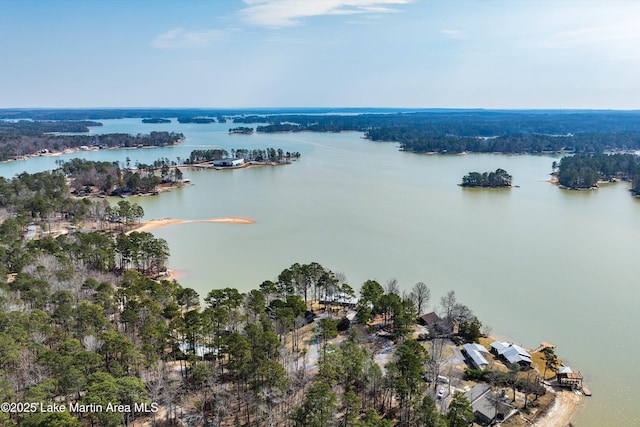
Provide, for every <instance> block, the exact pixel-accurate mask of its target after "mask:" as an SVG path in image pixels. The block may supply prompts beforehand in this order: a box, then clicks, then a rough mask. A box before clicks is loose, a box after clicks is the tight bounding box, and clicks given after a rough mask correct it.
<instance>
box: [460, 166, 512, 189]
mask: <svg viewBox="0 0 640 427" xmlns="http://www.w3.org/2000/svg"><path fill="white" fill-rule="evenodd" d="M512 178H513V177H512V176H511V175H509V173H508V172H507V171H506V170H504V169H496V171H495V172H483V173H480V172H469V174H468V175H465V176H463V177H462V184H460V185H461V186H462V187H489V188H498V187H511V180H512Z"/></svg>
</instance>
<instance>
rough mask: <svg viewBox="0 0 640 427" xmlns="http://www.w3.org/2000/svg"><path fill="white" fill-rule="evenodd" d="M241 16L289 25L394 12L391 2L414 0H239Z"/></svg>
mask: <svg viewBox="0 0 640 427" xmlns="http://www.w3.org/2000/svg"><path fill="white" fill-rule="evenodd" d="M243 1H244V3H245V4H247V7H246V8H244V9H243V10H242V11H241V14H242V16H243V17H244V19H245V20H246V21H247V22H249V23H251V24H254V25H260V26H265V27H275V28H279V27H289V26H293V25H299V24H300V23H301V20H302V19H304V18H309V17H313V16H323V15H354V14H381V13H390V12H395V11H397V10H396V9H394V8H393V7H390V6H394V5H402V4H408V3H411V2H413V1H414V0H243Z"/></svg>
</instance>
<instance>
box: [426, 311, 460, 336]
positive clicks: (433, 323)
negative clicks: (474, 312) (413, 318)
mask: <svg viewBox="0 0 640 427" xmlns="http://www.w3.org/2000/svg"><path fill="white" fill-rule="evenodd" d="M418 323H420V324H421V325H423V326H426V328H427V329H428V330H429V334H430V335H431V336H443V335H444V336H447V335H452V334H453V333H454V332H455V327H454V324H453V322H451V321H450V320H447V319H443V318H441V317H440V316H438V315H437V314H436V313H435V312H434V311H432V312H431V313H427V314H423V315H422V316H420V317H419V318H418Z"/></svg>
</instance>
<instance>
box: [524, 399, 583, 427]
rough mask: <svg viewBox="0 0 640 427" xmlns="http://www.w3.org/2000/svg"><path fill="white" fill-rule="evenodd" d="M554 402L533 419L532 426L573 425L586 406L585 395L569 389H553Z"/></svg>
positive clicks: (563, 426) (556, 426)
mask: <svg viewBox="0 0 640 427" xmlns="http://www.w3.org/2000/svg"><path fill="white" fill-rule="evenodd" d="M549 392H552V393H553V394H554V398H553V404H552V405H551V406H550V407H549V408H547V409H546V410H545V412H544V413H543V414H542V415H541V416H540V417H539V418H536V419H534V420H533V423H532V424H531V427H566V426H570V425H572V424H571V423H572V421H573V420H574V418H575V417H576V415H577V413H578V412H579V411H580V409H582V407H583V406H584V397H583V396H582V395H581V394H576V393H575V392H572V391H569V390H553V391H550V390H549Z"/></svg>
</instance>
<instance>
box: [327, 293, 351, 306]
mask: <svg viewBox="0 0 640 427" xmlns="http://www.w3.org/2000/svg"><path fill="white" fill-rule="evenodd" d="M358 301H359V300H358V298H356V297H354V296H351V295H348V294H345V293H344V292H336V293H334V294H332V295H329V296H327V297H325V298H322V299H321V300H320V303H321V304H324V303H336V304H345V305H357V304H358Z"/></svg>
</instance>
